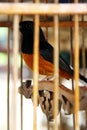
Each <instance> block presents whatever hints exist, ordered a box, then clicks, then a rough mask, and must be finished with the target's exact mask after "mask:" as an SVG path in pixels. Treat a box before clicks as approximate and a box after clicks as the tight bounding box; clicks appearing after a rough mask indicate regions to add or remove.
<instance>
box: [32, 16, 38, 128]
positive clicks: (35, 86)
mask: <svg viewBox="0 0 87 130" xmlns="http://www.w3.org/2000/svg"><path fill="white" fill-rule="evenodd" d="M34 22H35V25H34V62H33V69H34V74H33V80H34V88H33V102H34V121H33V123H34V124H33V130H37V111H36V108H37V103H38V100H37V97H38V70H39V61H38V60H39V58H38V57H39V16H38V15H35V19H34Z"/></svg>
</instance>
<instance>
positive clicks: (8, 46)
mask: <svg viewBox="0 0 87 130" xmlns="http://www.w3.org/2000/svg"><path fill="white" fill-rule="evenodd" d="M7 54H8V65H7V66H8V67H7V130H10V112H9V104H10V103H9V82H10V28H9V27H8V44H7Z"/></svg>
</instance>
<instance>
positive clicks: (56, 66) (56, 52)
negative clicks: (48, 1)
mask: <svg viewBox="0 0 87 130" xmlns="http://www.w3.org/2000/svg"><path fill="white" fill-rule="evenodd" d="M54 3H58V0H54ZM58 36H59V23H58V15H55V16H54V121H55V123H54V130H58V121H57V115H58V108H59V102H58V98H59V91H58V90H59V89H58V87H59V42H58V41H59V37H58Z"/></svg>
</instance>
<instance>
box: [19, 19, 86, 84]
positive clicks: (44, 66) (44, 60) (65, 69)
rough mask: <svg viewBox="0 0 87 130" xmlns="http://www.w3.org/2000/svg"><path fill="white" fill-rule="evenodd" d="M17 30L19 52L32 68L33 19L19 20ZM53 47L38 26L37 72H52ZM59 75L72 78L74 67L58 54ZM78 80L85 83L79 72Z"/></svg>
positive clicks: (48, 73) (50, 73)
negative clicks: (19, 37) (20, 37)
mask: <svg viewBox="0 0 87 130" xmlns="http://www.w3.org/2000/svg"><path fill="white" fill-rule="evenodd" d="M19 30H20V32H21V34H22V41H21V52H22V58H23V59H24V61H25V63H26V65H27V66H28V67H29V68H30V69H31V70H33V55H34V53H33V48H34V21H20V23H19ZM53 53H54V47H53V46H52V45H51V44H50V43H49V42H48V41H47V40H46V38H45V36H44V33H43V30H42V28H41V27H40V26H39V74H41V75H46V76H52V75H53V74H54V60H53ZM59 76H60V77H61V78H65V79H68V80H69V79H74V68H73V67H72V66H71V65H69V64H68V63H67V62H66V60H65V59H64V58H63V56H61V55H59ZM79 78H80V80H82V81H84V82H85V83H87V78H86V77H84V76H83V75H82V74H80V73H79Z"/></svg>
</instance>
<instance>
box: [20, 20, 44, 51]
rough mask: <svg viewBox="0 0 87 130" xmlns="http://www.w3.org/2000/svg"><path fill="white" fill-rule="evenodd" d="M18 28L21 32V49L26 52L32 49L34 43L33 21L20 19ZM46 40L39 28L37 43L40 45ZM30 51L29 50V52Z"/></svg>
mask: <svg viewBox="0 0 87 130" xmlns="http://www.w3.org/2000/svg"><path fill="white" fill-rule="evenodd" d="M19 29H20V32H21V33H22V36H23V39H22V50H23V51H24V50H26V52H29V51H32V50H33V44H34V22H33V21H21V22H20V23H19ZM45 42H46V40H45V37H44V34H43V31H42V29H41V28H40V30H39V44H40V45H41V46H42V45H43V44H44V43H45ZM30 53H31V52H30Z"/></svg>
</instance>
